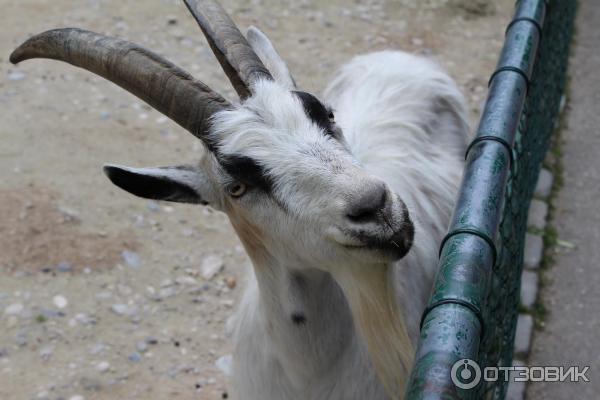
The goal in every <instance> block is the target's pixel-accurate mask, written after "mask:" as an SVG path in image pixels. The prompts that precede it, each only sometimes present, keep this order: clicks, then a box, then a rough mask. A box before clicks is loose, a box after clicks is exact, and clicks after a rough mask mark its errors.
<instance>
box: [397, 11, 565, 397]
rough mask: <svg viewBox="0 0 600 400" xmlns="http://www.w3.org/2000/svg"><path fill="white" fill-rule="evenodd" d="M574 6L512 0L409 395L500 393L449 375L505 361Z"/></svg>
mask: <svg viewBox="0 0 600 400" xmlns="http://www.w3.org/2000/svg"><path fill="white" fill-rule="evenodd" d="M575 6H576V4H575V0H547V1H544V0H521V1H519V2H517V5H516V12H515V16H514V19H513V20H512V21H511V23H510V24H509V25H508V28H507V31H506V41H505V44H504V47H503V49H502V53H501V55H500V59H499V62H498V65H497V69H496V71H495V72H494V73H493V74H492V77H491V79H490V83H489V94H488V98H487V101H486V104H485V107H484V111H483V114H482V117H481V120H480V124H479V127H478V129H477V135H476V137H475V139H474V140H473V141H472V143H471V144H470V146H469V148H468V150H467V154H466V165H465V170H464V176H463V182H462V185H461V189H460V192H459V196H458V200H457V203H456V207H455V210H454V216H453V219H452V222H451V225H450V228H449V231H448V234H447V235H446V237H445V238H444V240H443V241H442V243H441V245H440V261H439V270H438V274H437V276H436V281H435V285H434V289H433V292H432V295H431V298H430V301H429V305H428V307H427V309H426V310H425V312H424V314H423V319H422V324H421V336H420V342H419V346H418V349H417V354H416V357H415V365H414V368H413V371H412V374H411V377H410V381H409V385H408V387H407V391H406V398H407V399H411V400H412V399H479V398H486V399H488V398H489V399H502V398H504V396H505V393H506V387H507V385H506V382H504V381H503V380H502V379H500V380H498V381H496V382H486V381H484V380H481V381H480V382H479V383H478V384H477V385H474V387H473V388H468V386H471V385H469V383H470V382H468V381H469V379H472V378H473V374H471V377H470V378H469V379H467V380H466V381H465V382H461V385H458V386H457V385H456V384H455V383H454V382H453V381H452V376H451V371H452V368H453V366H454V365H455V364H456V363H457V361H460V360H462V359H470V360H473V361H475V362H477V363H478V364H479V366H480V367H481V368H482V369H483V368H484V367H486V366H510V365H511V364H512V352H513V341H514V331H515V325H516V319H517V313H518V306H519V288H520V276H521V270H522V263H523V244H524V239H525V233H526V220H527V210H528V208H529V203H530V200H531V197H532V194H533V189H534V185H535V182H536V180H537V176H538V174H539V170H540V168H541V164H542V161H543V159H544V155H545V154H546V151H547V150H548V147H549V143H550V138H551V134H552V131H553V130H554V128H555V125H556V123H557V119H558V114H559V108H560V102H561V98H562V96H563V91H564V86H565V75H566V66H567V61H568V50H569V44H570V39H571V32H572V29H573V20H574V13H575ZM460 368H461V369H462V368H463V367H462V366H461V367H460ZM455 375H456V374H455ZM465 376H466V375H465ZM465 376H463V377H465ZM461 386H462V387H461Z"/></svg>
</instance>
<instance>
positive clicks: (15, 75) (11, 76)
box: [8, 71, 27, 81]
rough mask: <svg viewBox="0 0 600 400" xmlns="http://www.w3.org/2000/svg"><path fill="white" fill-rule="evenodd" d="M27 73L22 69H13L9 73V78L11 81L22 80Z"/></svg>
mask: <svg viewBox="0 0 600 400" xmlns="http://www.w3.org/2000/svg"><path fill="white" fill-rule="evenodd" d="M26 76H27V75H25V73H24V72H21V71H13V72H11V73H9V74H8V80H9V81H21V80H23V79H25V77H26Z"/></svg>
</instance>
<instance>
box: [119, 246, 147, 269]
mask: <svg viewBox="0 0 600 400" xmlns="http://www.w3.org/2000/svg"><path fill="white" fill-rule="evenodd" d="M121 257H122V258H123V261H125V264H127V265H128V266H130V267H131V268H139V267H140V265H142V262H141V260H140V256H139V254H138V253H136V252H135V251H131V250H123V252H122V253H121Z"/></svg>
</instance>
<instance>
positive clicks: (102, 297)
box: [96, 292, 112, 300]
mask: <svg viewBox="0 0 600 400" xmlns="http://www.w3.org/2000/svg"><path fill="white" fill-rule="evenodd" d="M111 297H112V293H111V292H98V293H96V298H97V299H98V300H107V299H110V298H111Z"/></svg>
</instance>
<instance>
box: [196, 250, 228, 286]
mask: <svg viewBox="0 0 600 400" xmlns="http://www.w3.org/2000/svg"><path fill="white" fill-rule="evenodd" d="M224 266H225V265H224V264H223V259H222V258H221V257H219V256H216V255H212V256H208V257H206V258H205V259H204V261H203V262H202V266H201V267H200V270H201V271H202V277H203V278H204V279H206V280H211V279H213V278H214V277H215V276H216V275H217V274H218V273H219V272H221V271H222V270H223V268H224Z"/></svg>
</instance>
